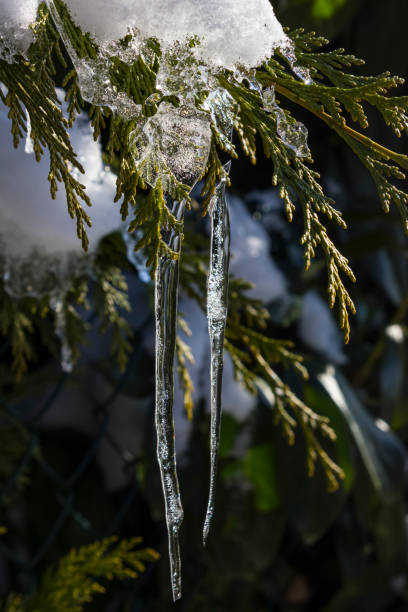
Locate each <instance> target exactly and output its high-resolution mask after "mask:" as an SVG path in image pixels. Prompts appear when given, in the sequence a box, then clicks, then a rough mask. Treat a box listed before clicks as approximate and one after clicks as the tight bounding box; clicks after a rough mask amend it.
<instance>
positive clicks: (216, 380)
mask: <svg viewBox="0 0 408 612" xmlns="http://www.w3.org/2000/svg"><path fill="white" fill-rule="evenodd" d="M230 167H231V162H228V163H227V164H226V165H225V166H224V175H223V177H222V178H221V180H220V182H219V184H218V185H217V188H216V191H215V194H214V196H213V198H212V201H211V203H210V209H209V212H210V216H211V253H210V269H209V273H208V280H207V319H208V332H209V335H210V346H211V373H210V380H211V467H210V489H209V495H208V505H207V512H206V515H205V520H204V528H203V544H204V546H205V545H206V543H207V538H208V533H209V530H210V526H211V521H212V517H213V514H214V500H215V486H216V477H217V467H218V450H219V444H220V433H221V416H222V404H221V391H222V371H223V366H224V335H225V325H226V321H227V312H228V268H229V258H230V224H229V214H228V206H227V200H226V195H225V190H226V182H227V176H228V173H229V170H230Z"/></svg>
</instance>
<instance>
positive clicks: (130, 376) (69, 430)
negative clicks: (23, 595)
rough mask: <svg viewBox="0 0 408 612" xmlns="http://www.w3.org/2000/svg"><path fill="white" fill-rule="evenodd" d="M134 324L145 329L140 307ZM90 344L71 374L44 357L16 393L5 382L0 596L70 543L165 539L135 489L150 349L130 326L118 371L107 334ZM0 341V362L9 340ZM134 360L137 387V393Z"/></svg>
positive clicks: (24, 584)
mask: <svg viewBox="0 0 408 612" xmlns="http://www.w3.org/2000/svg"><path fill="white" fill-rule="evenodd" d="M150 318H151V315H150V313H149V319H150ZM139 326H140V329H142V328H143V326H144V330H145V331H146V327H147V329H149V325H148V324H147V326H146V311H145V312H144V317H143V323H142V325H140V319H139ZM96 336H98V332H97V331H96V328H95V329H94V330H93V340H95V338H96ZM91 337H92V333H91ZM93 340H92V339H91V344H92V342H93ZM96 345H97V346H96V347H95V346H93V347H92V350H91V355H89V354H88V355H87V354H86V351H85V356H84V357H83V358H81V361H80V363H79V364H78V366H77V367H75V368H74V370H73V372H72V373H61V371H59V372H58V369H57V368H56V364H55V363H53V364H50V363H49V362H48V363H47V364H46V365H45V367H42V366H41V367H40V368H39V371H38V372H37V373H36V374H35V375H33V376H31V375H30V376H29V377H28V379H27V380H25V381H23V382H22V383H21V385H20V387H21V388H22V389H23V391H22V389H19V393H18V397H17V396H15V397H14V398H13V397H12V395H11V394H10V393H6V392H5V389H4V387H3V391H2V394H1V396H0V402H1V404H0V405H1V413H2V415H1V416H0V430H1V429H2V428H3V432H5V430H6V429H7V431H6V432H5V433H3V435H4V437H6V436H7V435H10V431H11V429H12V431H13V437H14V436H16V438H18V445H19V452H18V460H17V461H15V462H14V464H13V469H12V470H10V473H9V474H8V475H7V478H3V482H2V483H1V486H0V526H2V525H3V526H4V527H6V529H7V532H6V533H5V534H4V535H3V536H2V537H1V538H0V575H2V578H0V596H3V595H6V594H7V593H8V592H9V591H10V590H13V591H16V590H17V591H19V590H22V591H26V590H30V588H32V587H33V586H34V585H35V584H36V582H37V581H38V578H39V576H40V575H41V572H42V571H43V570H44V569H45V568H46V567H48V566H49V564H50V563H51V562H55V561H57V560H58V558H60V557H61V556H62V555H63V554H65V553H66V552H68V550H70V549H71V548H72V547H73V546H77V545H82V544H84V543H88V542H91V541H94V540H96V539H101V538H104V537H108V536H110V535H112V534H119V535H121V536H124V537H127V536H129V537H132V536H135V535H143V536H145V538H144V539H145V544H146V545H149V546H153V547H155V548H157V547H158V546H160V542H161V540H163V538H164V534H163V530H162V529H159V530H157V527H156V525H155V523H154V521H152V519H151V517H150V511H147V512H146V508H143V507H142V509H141V510H140V503H138V502H140V501H141V500H142V506H143V503H144V504H145V505H146V502H145V501H143V499H142V495H141V493H140V480H141V478H143V472H144V467H143V465H144V459H146V455H145V449H144V445H146V447H147V445H148V444H149V445H150V441H149V440H145V438H146V437H148V438H151V441H152V442H153V428H152V417H151V415H152V414H153V410H152V408H153V395H152V384H153V367H152V361H151V359H152V356H151V355H149V352H148V351H146V349H145V348H144V346H143V343H142V342H141V335H140V334H139V332H138V330H136V331H135V338H134V351H133V353H132V354H131V356H130V358H129V361H128V364H127V368H126V370H125V372H123V373H121V374H119V373H118V372H116V370H115V366H114V365H113V364H112V360H110V359H109V346H108V345H109V338H105V339H101V338H99V337H98V338H97V339H96ZM2 349H3V350H2V351H1V349H0V351H1V352H2V353H3V355H1V353H0V360H1V359H4V358H5V356H6V354H7V350H8V347H7V346H6V345H3V347H2ZM142 364H143V367H144V368H145V370H146V376H144V375H143V374H142V378H144V381H143V384H142V386H143V387H144V388H143V389H142V391H140V390H138V389H136V391H135V386H136V387H138V386H140V384H139V383H138V382H137V380H136V378H137V377H140V371H141V369H142V370H143V367H142ZM135 372H137V377H135ZM52 380H53V382H50V381H52ZM5 387H7V385H5ZM6 398H7V399H6ZM10 428H11V429H10ZM147 428H148V430H147ZM138 431H139V433H137V432H138ZM149 432H150V433H149ZM10 444H11V445H12V444H13V440H12V438H11V442H10V438H9V440H8V445H10ZM153 447H154V444H153ZM3 451H4V448H3ZM16 452H17V451H16ZM0 453H1V450H0ZM1 455H2V456H3V453H1ZM143 458H144V459H143ZM151 458H153V457H152V456H151ZM6 459H7V457H6ZM149 485H150V482H149ZM154 488H155V487H154V486H153V489H154ZM143 495H145V494H143ZM158 501H159V502H160V501H161V500H160V496H159V497H158ZM132 507H133V510H134V509H135V507H136V515H135V516H133V515H134V512H130V510H131V508H132ZM137 508H139V510H138V509H137ZM138 513H139V514H138ZM146 515H149V516H147V518H146ZM160 518H161V517H160ZM146 522H147V523H146ZM138 523H139V524H138ZM146 524H147V526H146ZM159 532H161V533H159ZM146 534H147V535H146ZM149 538H150V539H151V541H147V540H148V539H149ZM152 540H153V541H152ZM145 580H146V579H145ZM145 580H144V581H145ZM144 581H142V582H144Z"/></svg>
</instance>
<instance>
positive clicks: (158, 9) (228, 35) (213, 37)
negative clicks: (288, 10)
mask: <svg viewBox="0 0 408 612" xmlns="http://www.w3.org/2000/svg"><path fill="white" fill-rule="evenodd" d="M66 4H67V6H68V8H69V9H70V11H71V14H72V16H73V18H74V20H75V21H76V23H77V24H78V25H79V26H80V27H81V28H82V30H83V31H86V32H90V33H91V35H93V36H94V37H95V39H96V40H97V42H99V43H100V44H104V43H108V42H112V41H117V40H119V39H120V38H122V37H123V36H125V35H126V34H127V33H128V32H129V28H137V29H138V30H139V31H140V32H141V34H142V36H143V37H146V38H147V37H151V36H154V37H156V38H159V39H160V41H161V42H162V44H163V45H164V47H171V46H172V45H173V44H174V43H175V42H176V41H180V42H182V41H184V40H186V39H190V38H191V37H192V36H198V37H199V39H200V41H201V44H200V46H199V48H198V54H199V55H200V56H201V58H202V59H203V60H204V61H206V62H208V63H209V64H215V65H217V66H224V67H226V68H232V67H234V66H236V65H237V64H242V65H244V66H246V67H251V66H257V65H259V64H260V63H262V61H263V60H264V59H265V58H266V57H267V56H270V55H271V54H272V52H273V50H274V49H275V48H276V47H277V46H279V45H280V44H281V43H282V42H285V41H286V40H287V37H286V35H285V34H284V32H283V29H282V26H281V24H280V23H279V21H278V20H277V19H276V17H275V14H274V11H273V8H272V6H271V4H270V2H269V0H251V1H250V2H248V0H223V2H220V1H219V0H149V1H148V2H146V1H145V0H88V1H87V2H84V1H83V0H66Z"/></svg>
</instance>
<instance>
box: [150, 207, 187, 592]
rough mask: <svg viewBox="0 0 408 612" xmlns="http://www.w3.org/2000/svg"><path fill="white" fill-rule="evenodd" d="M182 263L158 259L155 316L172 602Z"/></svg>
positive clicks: (173, 238) (176, 563)
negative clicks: (175, 404) (175, 413)
mask: <svg viewBox="0 0 408 612" xmlns="http://www.w3.org/2000/svg"><path fill="white" fill-rule="evenodd" d="M184 208H185V203H184V202H173V203H172V204H171V213H172V214H173V215H174V216H175V217H176V218H177V219H181V218H182V217H183V214H184ZM165 239H166V243H167V245H168V247H169V248H170V249H171V250H172V251H179V250H180V246H181V245H180V237H179V236H178V235H177V233H176V232H175V231H174V230H170V231H169V233H168V236H167V237H166V238H165ZM178 282H179V263H178V261H177V260H174V259H172V257H171V256H170V255H168V254H167V253H164V254H163V255H162V256H161V257H160V258H159V263H158V266H157V271H156V285H155V314H156V432H157V458H158V462H159V467H160V475H161V481H162V487H163V495H164V500H165V506H166V523H167V531H168V537H169V557H170V571H171V584H172V590H173V600H174V601H176V600H177V599H180V597H181V559H180V547H179V539H178V532H179V529H180V526H181V523H182V520H183V508H182V505H181V499H180V490H179V483H178V478H177V471H176V450H175V443H174V419H173V400H174V373H173V363H174V351H175V345H176V325H177V300H178Z"/></svg>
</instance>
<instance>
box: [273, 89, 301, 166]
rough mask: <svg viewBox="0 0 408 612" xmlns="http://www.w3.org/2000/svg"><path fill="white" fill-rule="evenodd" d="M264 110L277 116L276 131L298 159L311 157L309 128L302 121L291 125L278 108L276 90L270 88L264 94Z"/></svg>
mask: <svg viewBox="0 0 408 612" xmlns="http://www.w3.org/2000/svg"><path fill="white" fill-rule="evenodd" d="M262 100H263V105H264V109H265V110H266V112H268V113H274V114H275V116H276V131H277V133H278V136H279V137H280V139H281V140H282V141H283V142H284V143H285V145H286V146H287V147H288V148H289V149H292V151H294V153H295V154H296V156H297V157H309V156H310V151H309V147H308V144H307V136H308V131H307V127H306V126H305V125H304V124H303V123H301V122H300V121H295V122H294V123H289V121H288V120H287V118H286V115H285V113H284V112H283V110H282V109H281V108H280V107H279V106H278V104H277V103H276V99H275V89H274V88H273V87H268V88H267V89H265V90H264V91H263V92H262Z"/></svg>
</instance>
